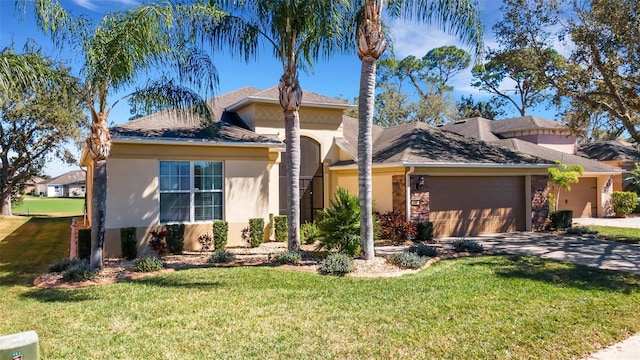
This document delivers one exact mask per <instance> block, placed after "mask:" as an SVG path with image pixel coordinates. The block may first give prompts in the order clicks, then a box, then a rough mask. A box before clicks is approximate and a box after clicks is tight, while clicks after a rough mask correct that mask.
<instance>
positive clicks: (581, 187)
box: [440, 116, 622, 217]
mask: <svg viewBox="0 0 640 360" xmlns="http://www.w3.org/2000/svg"><path fill="white" fill-rule="evenodd" d="M440 128H441V129H445V130H449V131H453V132H456V133H458V134H461V135H464V136H468V137H473V138H476V139H480V140H484V141H487V142H489V143H493V144H497V145H500V146H504V147H507V148H510V149H513V150H516V151H519V152H522V153H526V154H529V155H532V156H536V157H539V158H542V159H546V160H549V161H553V162H555V161H560V162H562V163H563V164H571V165H581V166H582V167H583V168H584V174H583V175H582V176H580V177H579V181H578V183H577V184H571V185H570V187H571V190H570V191H565V190H564V189H562V190H560V196H559V201H558V209H559V210H572V211H573V217H605V216H608V215H610V214H609V210H608V201H609V199H610V198H611V193H612V192H613V190H614V189H615V188H614V184H615V183H616V182H618V183H619V182H621V179H622V169H620V168H619V167H616V166H611V165H608V164H604V163H601V162H598V161H595V160H590V159H587V158H584V157H581V156H578V155H576V151H577V149H578V146H577V141H576V137H575V136H574V135H573V134H571V132H570V131H569V130H568V129H567V128H566V127H565V126H564V125H562V124H560V123H558V122H556V121H552V120H547V119H542V118H539V117H536V116H522V117H517V118H511V119H504V120H488V119H484V118H480V117H476V118H470V119H465V120H461V121H456V122H453V123H448V124H445V125H442V126H441V127H440Z"/></svg>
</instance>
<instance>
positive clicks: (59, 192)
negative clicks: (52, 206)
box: [37, 170, 87, 197]
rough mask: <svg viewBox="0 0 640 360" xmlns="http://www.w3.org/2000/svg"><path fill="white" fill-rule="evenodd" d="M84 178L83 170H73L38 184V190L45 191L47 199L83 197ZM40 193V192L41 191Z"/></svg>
mask: <svg viewBox="0 0 640 360" xmlns="http://www.w3.org/2000/svg"><path fill="white" fill-rule="evenodd" d="M86 177H87V175H86V174H85V172H84V171H83V170H73V171H69V172H67V173H64V174H62V175H60V176H57V177H55V178H53V179H49V180H46V181H43V182H40V183H38V186H37V188H38V189H45V190H44V191H45V192H44V194H38V195H45V196H47V197H84V195H85V193H86V190H87V189H86ZM41 192H42V191H41Z"/></svg>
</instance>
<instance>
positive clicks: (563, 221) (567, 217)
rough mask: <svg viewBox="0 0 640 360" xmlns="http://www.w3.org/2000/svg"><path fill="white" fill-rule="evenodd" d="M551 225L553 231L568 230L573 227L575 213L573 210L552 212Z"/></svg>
mask: <svg viewBox="0 0 640 360" xmlns="http://www.w3.org/2000/svg"><path fill="white" fill-rule="evenodd" d="M549 218H550V220H551V223H550V224H549V226H550V227H551V228H552V229H566V228H570V227H571V222H573V211H571V210H558V211H555V212H552V213H551V215H550V216H549Z"/></svg>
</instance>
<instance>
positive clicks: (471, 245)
mask: <svg viewBox="0 0 640 360" xmlns="http://www.w3.org/2000/svg"><path fill="white" fill-rule="evenodd" d="M453 250H455V251H456V252H469V253H481V252H483V251H484V247H482V245H480V244H478V243H477V242H475V241H473V240H466V239H464V240H455V241H454V242H453Z"/></svg>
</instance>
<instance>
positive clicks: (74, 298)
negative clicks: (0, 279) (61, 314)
mask: <svg viewBox="0 0 640 360" xmlns="http://www.w3.org/2000/svg"><path fill="white" fill-rule="evenodd" d="M87 290H88V288H83V289H37V290H34V291H27V292H25V293H23V294H20V297H21V298H24V299H31V300H37V301H39V302H43V303H50V302H62V303H64V302H80V301H87V300H98V299H99V298H98V297H97V296H96V295H95V292H91V291H87Z"/></svg>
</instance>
